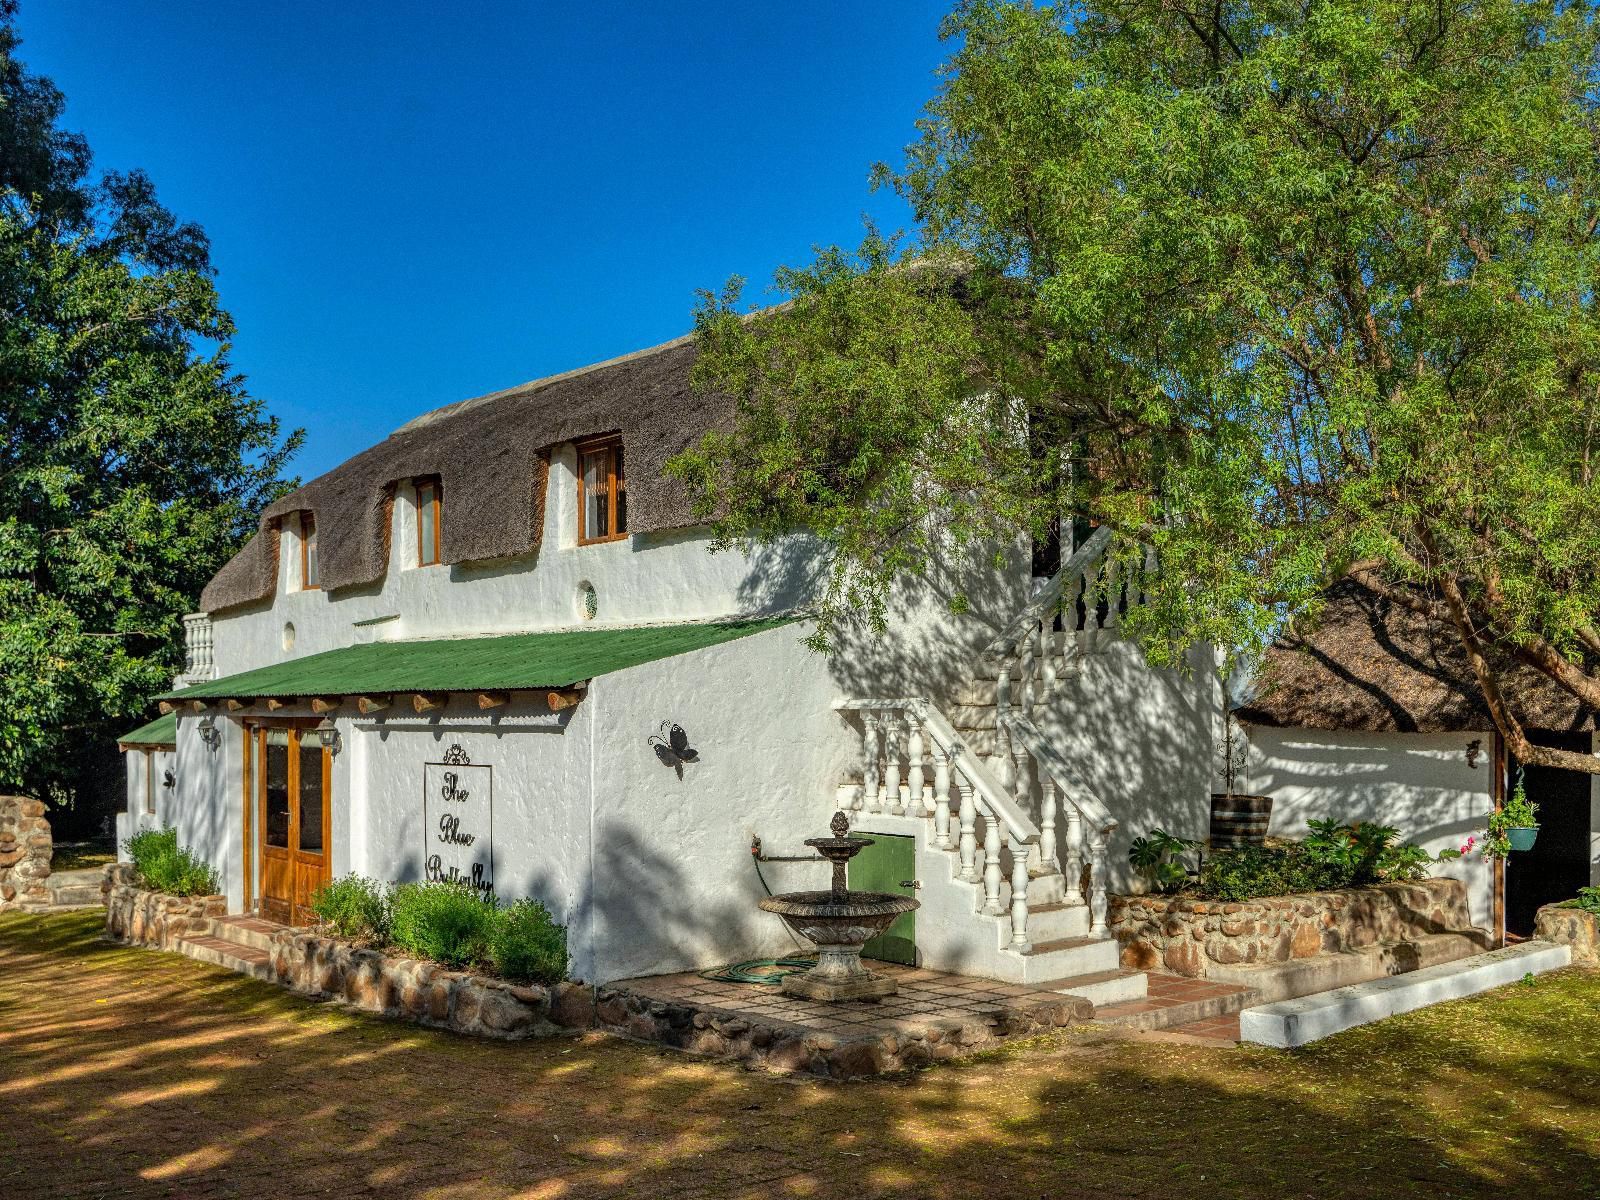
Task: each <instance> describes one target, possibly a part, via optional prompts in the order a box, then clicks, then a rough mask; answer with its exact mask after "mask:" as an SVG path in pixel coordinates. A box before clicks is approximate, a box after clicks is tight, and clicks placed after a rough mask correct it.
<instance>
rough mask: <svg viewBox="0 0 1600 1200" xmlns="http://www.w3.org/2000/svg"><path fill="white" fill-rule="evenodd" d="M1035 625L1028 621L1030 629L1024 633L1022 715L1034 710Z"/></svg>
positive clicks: (1020, 688) (1019, 695)
mask: <svg viewBox="0 0 1600 1200" xmlns="http://www.w3.org/2000/svg"><path fill="white" fill-rule="evenodd" d="M1033 637H1034V627H1033V622H1031V621H1030V622H1029V623H1028V630H1027V632H1026V633H1024V634H1023V635H1022V667H1021V671H1020V675H1021V678H1020V679H1019V680H1018V687H1017V707H1018V708H1020V709H1021V710H1022V715H1023V716H1027V715H1028V714H1029V713H1031V712H1033V682H1034V681H1033V670H1034V642H1033Z"/></svg>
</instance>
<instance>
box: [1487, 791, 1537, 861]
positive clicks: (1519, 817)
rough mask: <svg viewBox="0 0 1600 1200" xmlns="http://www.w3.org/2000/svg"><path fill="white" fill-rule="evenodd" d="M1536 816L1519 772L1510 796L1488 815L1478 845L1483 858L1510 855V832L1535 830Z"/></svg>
mask: <svg viewBox="0 0 1600 1200" xmlns="http://www.w3.org/2000/svg"><path fill="white" fill-rule="evenodd" d="M1538 814H1539V806H1538V805H1537V804H1535V803H1534V802H1533V801H1531V800H1529V799H1528V793H1527V791H1526V790H1524V788H1523V785H1522V775H1521V773H1520V772H1519V773H1518V775H1517V786H1516V787H1515V788H1513V789H1512V792H1511V796H1510V797H1509V798H1508V799H1507V800H1506V802H1505V803H1504V804H1502V805H1501V806H1500V807H1499V808H1497V809H1495V810H1494V811H1493V812H1491V813H1490V814H1489V830H1488V832H1487V833H1486V834H1484V837H1483V841H1482V842H1481V843H1479V846H1480V848H1481V853H1482V854H1483V857H1484V858H1487V859H1491V860H1492V859H1497V858H1499V859H1503V858H1505V857H1506V855H1508V854H1510V853H1511V830H1513V829H1537V828H1538V827H1539V815H1538Z"/></svg>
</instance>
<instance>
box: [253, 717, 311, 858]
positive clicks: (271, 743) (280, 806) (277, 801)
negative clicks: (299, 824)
mask: <svg viewBox="0 0 1600 1200" xmlns="http://www.w3.org/2000/svg"><path fill="white" fill-rule="evenodd" d="M261 790H262V793H263V795H264V796H265V810H266V817H265V829H264V830H263V832H264V833H265V835H266V843H267V845H269V846H275V847H277V848H278V849H281V850H287V849H288V848H289V731H288V730H287V729H264V730H262V745H261ZM320 794H321V793H320V791H319V793H318V795H319V796H320ZM318 828H319V829H320V828H321V826H320V825H319V826H318Z"/></svg>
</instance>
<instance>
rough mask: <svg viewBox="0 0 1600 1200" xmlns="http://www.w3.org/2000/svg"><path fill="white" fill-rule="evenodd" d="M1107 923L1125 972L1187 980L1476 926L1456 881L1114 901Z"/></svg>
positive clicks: (1462, 886)
mask: <svg viewBox="0 0 1600 1200" xmlns="http://www.w3.org/2000/svg"><path fill="white" fill-rule="evenodd" d="M1108 919H1109V923H1110V927H1111V932H1112V933H1113V934H1114V935H1115V936H1116V939H1117V941H1118V942H1120V943H1121V944H1122V965H1123V966H1124V967H1127V968H1130V969H1133V970H1139V971H1150V970H1165V971H1171V972H1174V973H1175V974H1178V975H1188V976H1204V975H1206V974H1207V968H1208V967H1209V966H1211V965H1213V964H1220V965H1223V966H1237V965H1239V964H1242V963H1281V962H1288V961H1289V960H1290V959H1294V958H1311V957H1314V956H1315V955H1318V954H1331V953H1335V952H1338V951H1342V950H1361V949H1365V948H1366V947H1369V946H1373V945H1376V944H1378V943H1380V942H1401V941H1408V940H1410V939H1413V938H1416V937H1420V936H1423V935H1426V934H1431V933H1454V932H1466V931H1469V930H1471V928H1472V922H1471V918H1470V917H1469V915H1468V909H1467V889H1466V885H1465V884H1463V883H1462V882H1461V881H1460V880H1458V879H1425V880H1421V881H1418V882H1416V883H1383V884H1375V885H1373V886H1371V887H1361V888H1347V889H1344V890H1342V891H1337V892H1306V893H1302V894H1299V895H1294V896H1271V897H1265V898H1262V899H1259V900H1246V901H1239V902H1235V901H1223V900H1195V899H1191V898H1189V897H1184V896H1156V895H1146V896H1112V897H1111V902H1110V914H1109V918H1108Z"/></svg>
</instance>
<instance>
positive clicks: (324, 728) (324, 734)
mask: <svg viewBox="0 0 1600 1200" xmlns="http://www.w3.org/2000/svg"><path fill="white" fill-rule="evenodd" d="M316 733H317V737H318V738H319V739H320V740H321V742H322V744H323V745H324V746H326V747H327V748H328V749H329V750H332V751H333V752H334V753H335V754H337V753H339V727H338V726H337V725H335V724H334V723H333V718H332V717H323V718H322V720H320V721H318V722H317V730H316Z"/></svg>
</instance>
